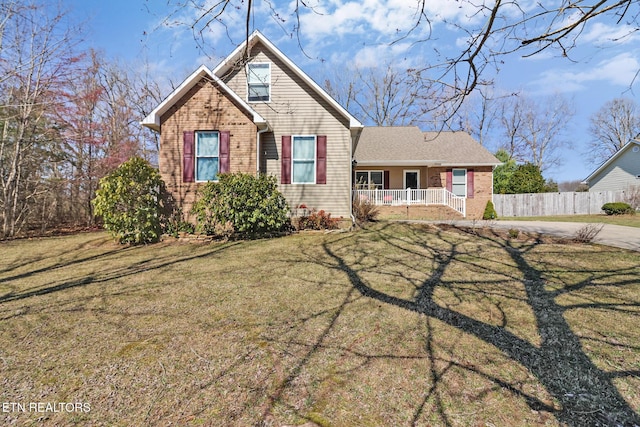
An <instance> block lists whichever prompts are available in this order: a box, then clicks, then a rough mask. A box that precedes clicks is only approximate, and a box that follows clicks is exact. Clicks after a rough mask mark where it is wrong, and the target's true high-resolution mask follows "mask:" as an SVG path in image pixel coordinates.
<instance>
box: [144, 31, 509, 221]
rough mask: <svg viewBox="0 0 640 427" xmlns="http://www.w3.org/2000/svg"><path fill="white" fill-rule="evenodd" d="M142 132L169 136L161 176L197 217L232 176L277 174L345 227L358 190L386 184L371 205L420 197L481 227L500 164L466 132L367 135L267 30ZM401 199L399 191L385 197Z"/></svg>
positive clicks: (299, 199)
mask: <svg viewBox="0 0 640 427" xmlns="http://www.w3.org/2000/svg"><path fill="white" fill-rule="evenodd" d="M142 125H143V126H146V127H148V128H150V129H153V130H155V131H157V132H159V133H160V151H159V158H158V162H159V168H160V175H161V176H162V179H163V180H164V182H165V183H166V186H167V190H168V191H169V192H170V193H171V195H172V196H173V198H174V199H175V201H176V203H177V204H178V205H179V206H181V207H182V209H183V212H184V214H185V215H186V216H187V218H192V217H191V216H190V211H191V207H192V205H193V203H194V201H195V197H196V192H197V189H198V187H199V186H201V185H203V184H204V183H206V182H207V181H215V180H216V179H217V176H218V175H219V174H221V173H225V172H245V173H255V174H258V173H264V174H268V175H273V176H275V177H276V179H277V182H278V187H279V190H280V191H281V192H282V194H283V195H284V196H285V198H286V199H287V201H288V202H289V205H290V206H291V207H292V208H296V207H298V206H300V205H305V206H306V207H307V208H309V209H311V208H315V209H318V210H320V209H322V210H325V211H326V212H329V213H331V214H332V216H333V217H344V218H349V217H350V216H351V202H352V199H353V197H354V193H353V192H352V189H353V180H354V179H356V180H360V181H363V180H364V181H363V182H366V183H368V184H371V185H377V184H378V183H379V188H377V190H379V192H378V194H375V195H374V194H373V193H372V194H371V195H370V196H371V200H373V201H379V202H380V203H382V204H387V203H390V204H395V205H398V204H400V203H401V202H402V200H403V199H402V197H403V196H402V195H401V194H400V192H401V193H402V194H404V195H406V194H408V193H407V191H406V189H407V188H409V189H410V191H411V190H412V189H413V190H415V191H416V192H417V193H416V194H409V198H405V199H404V200H405V203H410V204H417V203H423V204H436V205H440V206H445V207H447V209H453V211H454V212H456V211H457V212H458V213H459V215H461V216H469V215H468V214H471V215H473V216H474V217H476V216H478V215H480V216H481V215H482V210H484V205H485V204H486V201H487V200H490V198H491V188H492V185H491V183H492V170H493V169H492V168H493V166H495V165H497V164H499V162H498V161H497V159H495V157H493V156H491V155H490V154H489V153H488V152H486V150H484V148H482V147H481V146H480V145H479V144H478V143H477V142H475V141H474V140H473V139H472V138H471V137H470V136H469V135H467V134H464V133H460V132H455V133H453V132H449V133H447V132H442V133H422V132H421V131H420V130H419V129H418V128H417V127H407V128H395V127H391V128H365V127H364V126H363V125H362V124H361V123H360V122H359V121H358V120H357V119H356V118H355V117H353V116H352V115H351V114H350V113H349V112H348V111H347V110H346V109H344V108H343V107H342V106H341V105H340V104H338V103H337V102H336V101H335V100H334V99H333V98H332V97H331V96H330V95H329V94H328V93H327V92H326V91H325V90H323V89H322V88H321V87H320V86H319V85H318V84H317V83H315V82H314V81H313V80H312V79H311V78H310V77H309V76H307V74H305V73H304V72H303V71H302V70H301V69H300V68H298V66H296V65H295V64H294V63H293V62H292V61H291V60H290V59H289V58H287V56H285V55H284V54H283V53H282V52H281V51H280V50H278V48H277V47H275V46H274V45H273V44H272V43H271V42H270V41H269V40H268V39H267V38H266V37H265V36H263V35H262V34H261V33H260V32H258V31H256V32H254V33H253V34H252V35H251V36H250V37H248V39H247V40H246V41H245V42H244V43H243V44H241V45H240V46H238V47H237V48H236V49H235V50H234V51H233V52H231V54H229V56H227V57H226V58H225V59H224V60H223V61H222V62H221V63H220V64H219V65H218V66H217V67H215V68H214V69H213V70H210V69H209V68H207V67H206V66H204V65H203V66H201V67H200V68H198V69H197V70H196V71H195V72H194V73H193V74H191V75H190V76H189V77H188V78H187V79H186V80H185V81H184V82H183V83H182V84H181V85H180V86H179V87H177V88H176V89H175V90H174V91H173V92H172V93H171V94H170V95H169V96H168V97H167V98H166V99H165V100H164V101H162V102H161V103H160V104H159V105H158V106H157V107H156V108H155V109H154V110H153V111H152V112H151V113H150V114H149V115H148V116H147V117H146V118H145V119H144V120H143V121H142ZM354 165H357V166H356V167H355V171H354ZM363 182H361V186H362V184H363ZM390 189H397V190H398V191H399V192H398V194H395V193H394V194H382V192H384V191H388V190H390ZM373 190H376V188H373V189H371V188H367V189H364V188H360V189H359V190H358V191H373ZM426 191H428V192H429V193H430V195H433V194H435V193H438V196H437V197H440V198H439V199H437V200H436V199H427V197H426V193H425V194H422V193H424V192H426ZM420 192H422V193H420ZM431 193H433V194H431ZM360 196H362V194H360ZM378 196H379V197H378ZM389 197H391V199H389ZM434 197H435V196H434ZM467 201H469V202H468V203H467ZM480 205H482V206H480ZM461 206H462V207H461Z"/></svg>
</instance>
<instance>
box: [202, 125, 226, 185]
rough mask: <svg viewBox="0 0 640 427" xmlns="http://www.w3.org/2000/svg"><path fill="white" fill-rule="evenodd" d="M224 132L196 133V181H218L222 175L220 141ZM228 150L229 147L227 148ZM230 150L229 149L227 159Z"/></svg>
mask: <svg viewBox="0 0 640 427" xmlns="http://www.w3.org/2000/svg"><path fill="white" fill-rule="evenodd" d="M221 134H222V132H219V131H197V132H195V180H196V182H207V181H217V180H218V174H219V173H220V160H221V158H220V150H221V144H220V139H221V136H222V135H221ZM227 148H228V147H227ZM228 153H229V150H228V149H227V157H228Z"/></svg>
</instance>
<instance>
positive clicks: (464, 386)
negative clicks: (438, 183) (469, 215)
mask: <svg viewBox="0 0 640 427" xmlns="http://www.w3.org/2000/svg"><path fill="white" fill-rule="evenodd" d="M475 233H485V234H484V235H478V234H475ZM521 237H526V236H523V235H522V233H521ZM639 324H640V255H639V254H638V253H637V252H631V251H625V250H620V249H613V248H609V247H603V246H597V245H578V244H562V243H558V242H554V241H552V240H544V239H542V240H541V239H531V240H526V239H524V238H522V239H520V240H509V239H508V238H507V237H506V236H504V235H502V234H498V232H496V234H493V233H492V232H490V231H486V230H475V231H472V232H467V231H465V230H460V229H456V228H453V227H451V226H446V225H442V226H439V227H436V226H433V225H416V224H391V223H381V224H378V225H376V226H375V227H372V228H370V229H368V230H362V231H359V232H356V233H337V234H322V233H317V234H298V235H292V236H288V237H283V238H278V239H271V240H254V241H247V242H227V243H199V242H197V241H196V242H184V241H176V240H169V241H166V242H163V243H160V244H156V245H149V246H141V247H122V246H118V245H116V244H114V243H112V242H111V241H110V240H109V238H108V237H107V236H106V234H103V233H87V234H78V235H73V236H65V237H56V238H46V239H34V240H17V241H11V242H2V243H0V366H1V367H2V369H1V371H0V372H1V374H0V394H1V400H2V402H3V406H2V408H3V410H2V412H0V420H1V421H4V422H5V423H7V424H10V423H12V422H13V423H16V424H17V425H29V424H31V423H33V424H34V425H41V424H40V423H39V422H38V421H41V422H42V424H44V425H83V426H84V425H116V426H131V425H194V426H200V425H220V426H222V425H224V426H227V425H229V426H234V425H235V426H251V425H263V426H282V425H298V424H304V423H307V422H314V423H316V424H318V425H321V426H330V425H335V426H387V425H393V426H402V425H406V426H409V425H421V426H422V425H425V426H426V425H429V426H449V425H450V426H458V425H460V426H467V425H496V426H503V425H509V426H513V425H522V426H525V425H526V426H529V425H567V426H584V425H598V423H599V424H601V425H617V424H619V425H633V424H634V423H635V424H640V416H639V415H638V412H639V411H640V328H639V327H638V325H639ZM32 403H43V404H45V406H40V407H39V406H37V405H36V406H33V407H31V406H30V404H32ZM47 403H50V404H52V407H53V405H58V406H57V407H54V409H55V408H58V409H62V410H59V411H57V412H54V411H53V410H47V407H46V404H47ZM60 403H63V404H64V403H74V404H75V403H78V404H79V405H80V406H78V407H75V406H73V405H72V406H68V405H67V406H64V405H62V406H60V405H59V404H60ZM5 404H6V405H5ZM23 409H24V410H23ZM67 409H74V410H73V411H70V410H67ZM87 409H89V411H87Z"/></svg>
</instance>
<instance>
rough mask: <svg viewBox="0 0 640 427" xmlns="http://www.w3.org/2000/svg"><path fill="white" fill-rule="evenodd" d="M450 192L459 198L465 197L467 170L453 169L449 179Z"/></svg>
mask: <svg viewBox="0 0 640 427" xmlns="http://www.w3.org/2000/svg"><path fill="white" fill-rule="evenodd" d="M451 178H452V179H451V192H452V193H453V194H455V195H456V196H459V197H466V196H467V170H466V169H453V170H452V177H451Z"/></svg>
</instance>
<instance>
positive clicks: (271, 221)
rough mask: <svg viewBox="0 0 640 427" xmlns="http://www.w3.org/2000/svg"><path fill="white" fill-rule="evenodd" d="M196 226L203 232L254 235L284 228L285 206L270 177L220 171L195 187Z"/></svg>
mask: <svg viewBox="0 0 640 427" xmlns="http://www.w3.org/2000/svg"><path fill="white" fill-rule="evenodd" d="M193 213H194V214H195V215H196V218H197V222H198V229H199V230H200V231H201V232H204V233H206V234H210V235H215V234H220V231H221V230H225V234H227V235H229V234H235V233H241V234H247V235H255V234H261V233H269V232H275V231H282V230H285V229H286V228H287V227H288V226H289V215H288V213H289V207H288V205H287V201H286V200H285V198H284V196H283V195H282V194H281V193H280V192H279V191H278V188H277V185H276V179H275V177H273V176H267V175H263V174H261V175H259V176H258V177H255V176H253V175H249V174H245V173H233V174H229V173H227V174H220V175H218V182H208V183H206V184H205V185H204V186H202V187H201V188H200V189H199V190H198V197H197V201H196V203H195V204H194V206H193Z"/></svg>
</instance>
